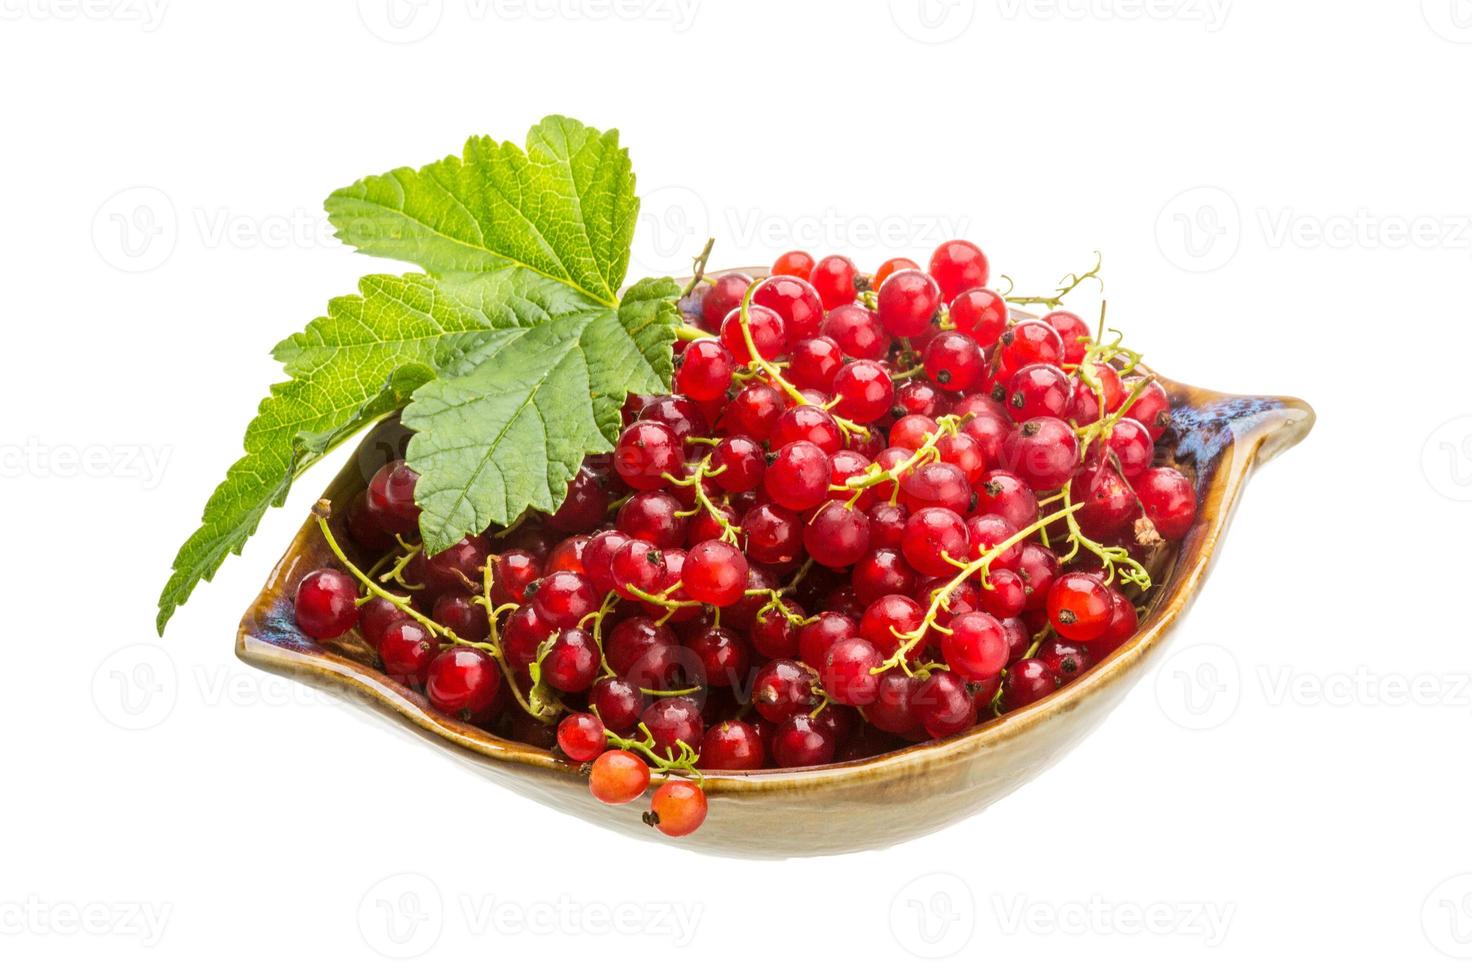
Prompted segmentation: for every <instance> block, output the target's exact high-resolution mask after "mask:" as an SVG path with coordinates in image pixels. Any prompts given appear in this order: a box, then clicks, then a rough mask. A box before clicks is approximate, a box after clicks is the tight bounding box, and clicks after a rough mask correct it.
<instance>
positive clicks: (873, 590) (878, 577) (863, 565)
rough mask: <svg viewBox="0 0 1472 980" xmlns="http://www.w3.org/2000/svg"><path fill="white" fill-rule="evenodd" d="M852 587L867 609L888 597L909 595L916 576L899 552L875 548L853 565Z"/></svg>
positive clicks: (913, 586)
mask: <svg viewBox="0 0 1472 980" xmlns="http://www.w3.org/2000/svg"><path fill="white" fill-rule="evenodd" d="M853 583H854V592H855V593H856V594H857V596H858V599H859V602H861V603H863V604H864V605H865V606H867V605H869V604H870V603H873V602H876V601H878V600H879V599H880V598H882V597H884V596H887V595H893V594H904V595H908V594H909V593H910V591H911V590H913V589H914V588H915V573H914V571H913V570H911V568H910V566H909V564H908V563H907V562H906V561H905V559H904V558H902V557H901V556H900V553H899V552H898V551H895V550H893V549H891V548H876V549H875V550H874V551H871V552H869V553H868V554H867V555H865V556H864V557H863V558H861V559H859V561H858V562H857V563H856V564H855V565H854V571H853Z"/></svg>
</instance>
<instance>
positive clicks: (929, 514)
mask: <svg viewBox="0 0 1472 980" xmlns="http://www.w3.org/2000/svg"><path fill="white" fill-rule="evenodd" d="M901 548H902V549H903V551H904V555H905V560H906V561H908V562H909V563H910V565H911V566H912V567H913V568H915V569H916V570H917V571H920V572H923V573H925V574H926V575H945V574H948V573H954V572H955V570H956V566H955V565H953V564H951V562H950V560H949V559H952V558H954V559H956V560H958V561H961V560H964V559H965V557H966V554H967V551H968V549H969V548H970V541H969V539H968V538H967V536H966V522H965V521H964V520H962V519H961V515H959V514H957V513H956V512H955V511H953V510H949V509H947V508H945V507H924V508H921V509H920V510H917V511H915V512H914V513H913V514H911V515H910V519H909V521H907V522H906V523H905V535H904V540H903V541H902V543H901Z"/></svg>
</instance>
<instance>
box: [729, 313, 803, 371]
mask: <svg viewBox="0 0 1472 980" xmlns="http://www.w3.org/2000/svg"><path fill="white" fill-rule="evenodd" d="M741 320H742V317H741V308H740V307H739V306H738V307H737V308H736V309H734V310H732V311H731V312H730V313H727V314H726V319H725V320H723V321H721V343H722V344H724V345H725V346H726V350H728V351H730V352H731V354H732V356H734V357H735V358H736V363H738V364H750V363H751V362H752V361H755V360H756V358H757V357H758V356H759V357H761V358H762V359H763V360H768V361H770V360H772V359H773V358H774V357H777V356H778V355H779V354H781V353H782V352H783V351H784V350H786V349H787V331H786V329H785V328H784V326H783V324H782V317H781V316H779V315H778V314H777V311H776V310H771V309H768V308H767V307H765V306H758V305H756V304H755V303H752V304H751V305H749V306H748V307H747V308H746V322H745V323H744V324H743V323H742V322H741ZM748 334H749V335H750V337H751V340H750V342H749V343H748V341H747V335H748ZM753 347H754V348H755V349H756V355H755V356H753V354H752V348H753Z"/></svg>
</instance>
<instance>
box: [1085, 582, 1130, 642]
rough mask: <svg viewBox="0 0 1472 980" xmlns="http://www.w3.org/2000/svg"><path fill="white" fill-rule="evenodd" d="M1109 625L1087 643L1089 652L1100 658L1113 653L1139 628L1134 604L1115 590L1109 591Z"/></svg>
mask: <svg viewBox="0 0 1472 980" xmlns="http://www.w3.org/2000/svg"><path fill="white" fill-rule="evenodd" d="M1110 593H1111V596H1110V607H1109V625H1108V626H1106V627H1104V632H1103V633H1101V634H1099V635H1098V636H1096V637H1094V639H1092V640H1090V641H1089V650H1090V652H1092V653H1096V654H1098V655H1099V656H1100V657H1102V656H1104V655H1105V654H1108V653H1113V652H1114V651H1115V650H1117V649H1119V648H1120V647H1121V646H1123V645H1124V643H1125V641H1126V640H1128V639H1129V638H1130V637H1132V636H1134V635H1135V630H1136V629H1138V628H1139V626H1140V620H1139V615H1138V614H1137V613H1136V612H1135V604H1134V603H1133V602H1131V601H1130V600H1129V599H1127V598H1126V597H1125V596H1124V594H1123V593H1121V592H1119V591H1118V590H1117V589H1111V590H1110Z"/></svg>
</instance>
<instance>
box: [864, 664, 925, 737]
mask: <svg viewBox="0 0 1472 980" xmlns="http://www.w3.org/2000/svg"><path fill="white" fill-rule="evenodd" d="M919 686H920V678H918V677H912V676H910V675H909V674H906V673H905V672H904V671H903V670H888V671H885V672H884V673H882V674H880V675H879V685H878V688H877V690H876V691H875V693H874V703H873V704H871V705H869V706H868V707H867V708H865V709H864V716H865V717H866V718H868V719H869V724H871V725H873V726H874V727H875V728H877V729H879V730H880V731H882V732H889V733H891V734H893V735H905V734H908V733H910V732H913V731H914V730H915V729H916V728H918V727H920V722H919V721H917V720H916V718H915V712H914V710H913V709H912V708H911V701H912V699H913V697H914V694H915V689H916V688H917V687H919Z"/></svg>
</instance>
